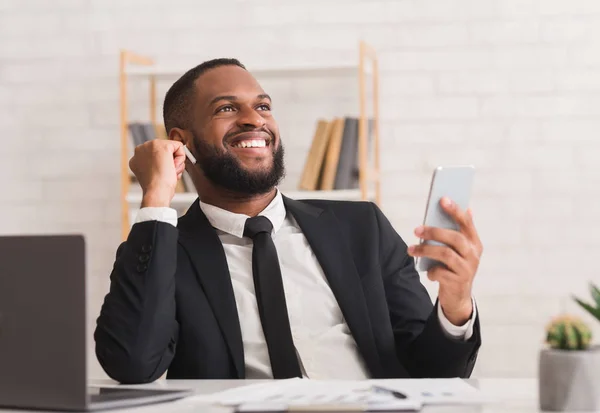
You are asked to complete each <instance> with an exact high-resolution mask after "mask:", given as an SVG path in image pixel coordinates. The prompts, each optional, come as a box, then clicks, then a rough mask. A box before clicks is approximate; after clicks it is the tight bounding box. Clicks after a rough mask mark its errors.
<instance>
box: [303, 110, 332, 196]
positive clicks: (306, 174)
mask: <svg viewBox="0 0 600 413" xmlns="http://www.w3.org/2000/svg"><path fill="white" fill-rule="evenodd" d="M332 125H333V123H332V122H330V121H327V120H324V119H320V120H319V121H318V122H317V127H316V130H315V133H314V136H313V140H312V144H311V147H310V150H309V152H308V156H307V157H306V161H305V164H304V171H303V172H302V177H301V179H300V184H299V185H298V187H299V188H300V189H304V190H307V191H314V190H316V189H318V188H319V180H320V175H321V170H322V165H323V160H324V158H325V154H326V151H327V146H328V143H329V137H330V136H331V127H332Z"/></svg>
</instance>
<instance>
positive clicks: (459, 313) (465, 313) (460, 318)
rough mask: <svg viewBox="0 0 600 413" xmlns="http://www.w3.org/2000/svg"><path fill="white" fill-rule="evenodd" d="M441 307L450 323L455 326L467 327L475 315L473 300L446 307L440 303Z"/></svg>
mask: <svg viewBox="0 0 600 413" xmlns="http://www.w3.org/2000/svg"><path fill="white" fill-rule="evenodd" d="M440 306H441V307H442V312H443V313H444V315H445V316H446V318H447V319H448V321H450V323H452V324H453V325H455V326H463V325H465V324H466V323H467V322H468V321H469V320H470V319H471V316H472V315H473V301H472V300H471V299H469V300H468V301H465V302H464V303H461V304H458V305H452V306H445V305H443V304H442V303H440Z"/></svg>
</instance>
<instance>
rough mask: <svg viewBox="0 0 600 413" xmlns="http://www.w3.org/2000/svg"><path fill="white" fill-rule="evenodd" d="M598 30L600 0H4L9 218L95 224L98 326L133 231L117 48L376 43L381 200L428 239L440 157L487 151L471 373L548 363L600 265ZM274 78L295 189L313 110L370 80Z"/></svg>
mask: <svg viewBox="0 0 600 413" xmlns="http://www.w3.org/2000/svg"><path fill="white" fill-rule="evenodd" d="M599 27H600V2H598V1H597V0H569V1H567V0H445V1H439V0H378V1H371V0H369V1H367V0H363V1H359V0H321V1H316V0H310V1H305V2H303V3H302V4H300V3H299V2H297V1H291V0H266V1H263V2H254V1H243V0H237V1H236V0H228V1H223V2H221V3H216V2H209V1H204V0H202V1H190V0H175V1H172V2H164V1H160V0H135V1H133V0H132V1H120V0H3V1H1V2H0V129H1V130H2V131H3V133H2V138H1V139H2V148H3V150H2V151H0V172H2V174H3V176H4V179H3V183H2V187H1V188H2V190H1V191H0V201H1V203H0V216H1V217H2V220H0V232H1V233H5V234H8V233H11V234H12V233H50V232H82V233H84V234H85V235H86V237H87V240H88V252H89V254H90V257H89V259H88V262H89V268H88V269H89V274H88V277H89V279H90V288H89V291H90V305H89V309H88V314H89V322H90V325H89V329H88V331H89V333H90V334H91V332H92V331H93V325H94V321H95V318H96V316H97V313H98V309H99V306H100V303H101V302H102V298H103V296H104V294H105V293H106V291H107V288H108V275H109V272H110V269H111V266H112V263H113V259H114V251H115V249H116V247H117V245H118V243H119V237H120V235H119V198H118V196H119V187H118V185H119V177H118V165H119V141H118V139H119V131H118V115H119V111H118V79H117V68H118V52H119V49H120V48H128V49H131V50H134V51H137V52H139V53H145V54H150V55H152V56H154V57H156V58H157V59H158V60H160V61H161V62H166V63H174V64H175V63H176V62H186V65H189V66H191V65H192V64H195V63H198V62H200V61H202V60H205V59H208V58H212V57H217V56H235V57H238V58H240V59H241V60H243V61H244V62H246V63H247V64H248V66H249V67H252V66H255V67H257V66H269V65H280V64H286V65H293V64H294V63H303V62H306V61H308V60H315V61H321V62H324V63H328V62H332V61H336V60H342V59H355V58H356V56H357V47H356V46H357V41H358V40H359V39H364V40H367V41H368V42H370V43H371V44H372V45H373V46H374V47H375V48H376V49H377V50H378V51H379V56H380V69H381V116H382V124H381V129H382V132H383V135H382V144H381V147H382V149H383V151H382V163H383V164H382V169H383V190H384V192H383V205H382V207H383V209H384V211H385V213H386V214H387V215H388V216H389V217H390V220H391V221H392V223H393V224H394V225H395V227H396V229H397V230H398V231H399V233H400V234H401V235H402V236H403V237H404V238H405V239H406V241H407V242H415V241H416V240H415V238H414V236H413V235H412V230H413V228H414V227H415V226H417V225H418V224H419V223H420V221H421V220H422V218H423V210H424V206H425V197H426V195H427V189H428V185H429V179H430V176H431V172H432V170H433V168H434V167H435V166H437V165H439V164H451V163H473V164H475V165H476V166H477V168H478V172H477V176H476V184H475V190H474V194H473V200H472V207H473V209H474V211H475V218H476V223H477V225H478V228H479V231H480V233H481V236H482V238H483V242H484V244H485V247H486V251H485V254H484V257H483V259H482V262H481V268H480V271H479V274H478V277H477V280H476V283H475V295H476V299H477V302H478V303H479V307H480V314H481V320H482V329H483V335H484V339H483V342H484V345H483V348H482V350H481V352H480V359H479V360H480V361H479V363H478V365H477V367H476V370H475V374H476V375H477V376H479V377H531V376H534V375H535V374H536V360H537V352H538V350H539V348H540V346H541V345H542V341H543V335H544V331H543V328H544V325H545V323H546V322H547V321H548V320H549V319H550V318H551V317H552V316H554V315H556V314H557V313H559V312H561V311H571V312H574V313H576V314H583V313H582V312H581V311H580V310H579V309H578V308H577V307H576V306H575V305H573V303H572V300H571V294H574V293H576V294H579V295H584V294H586V291H585V289H586V287H587V282H588V281H590V280H596V281H598V280H599V277H598V274H597V269H596V268H597V265H596V259H595V258H594V257H596V256H597V254H598V250H600V236H599V235H598V231H596V230H595V229H596V228H598V227H600V219H599V218H598V214H597V210H598V203H599V202H600V162H598V159H599V157H600V144H599V143H598V142H600V141H599V140H598V139H599V138H598V136H600V120H598V116H599V115H600V75H599V74H598V73H599V70H600V37H599V36H598V34H599V32H600V29H599ZM182 67H184V68H185V67H186V66H185V65H183V66H182ZM170 80H173V79H170ZM134 83H135V84H133V85H132V89H131V98H132V106H131V107H130V111H131V114H132V117H133V118H134V119H144V118H145V117H146V116H147V113H146V112H147V110H146V106H145V99H146V97H147V91H146V88H145V86H146V84H145V83H144V82H142V81H139V82H134ZM263 84H264V85H265V87H266V88H267V89H268V90H269V93H271V94H272V95H273V96H274V97H275V106H274V110H275V111H276V112H275V113H276V115H277V117H278V118H279V119H280V123H281V128H282V132H283V137H284V139H285V142H286V144H287V147H288V152H287V156H288V165H289V168H288V176H287V178H286V181H285V182H284V184H283V185H282V187H283V188H284V189H285V188H294V187H295V186H296V184H297V182H298V180H299V175H300V173H301V170H302V166H303V162H304V157H305V156H306V154H307V152H308V148H309V146H310V140H311V137H312V131H313V126H314V122H315V119H316V118H317V117H319V116H327V117H330V116H334V115H336V114H337V115H340V114H345V113H351V114H352V113H356V111H357V109H358V108H357V104H356V101H355V97H356V87H357V83H356V80H355V79H353V78H352V77H348V78H327V77H323V78H320V77H317V78H314V79H300V78H298V79H295V78H292V79H278V80H267V79H265V80H263ZM168 85H169V81H168V80H167V81H165V82H161V83H160V84H159V90H161V91H164V90H165V89H166V88H167V87H168ZM423 282H424V283H425V284H426V286H427V287H428V289H429V291H430V292H431V293H432V294H433V295H434V294H435V291H436V288H437V287H436V285H434V284H431V283H430V282H429V281H427V279H426V277H423ZM584 317H586V320H588V321H590V322H591V321H592V320H591V319H590V318H589V317H587V316H584ZM596 324H597V323H596ZM598 327H600V326H598V325H596V326H595V328H596V331H597V332H598ZM598 335H600V334H598ZM91 342H92V341H91V340H90V343H91ZM89 363H90V368H91V370H90V371H91V373H90V374H91V375H92V376H93V377H102V376H103V372H102V371H101V369H100V368H99V366H98V365H97V363H96V361H95V359H94V356H93V353H90V359H89Z"/></svg>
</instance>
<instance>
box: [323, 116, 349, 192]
mask: <svg viewBox="0 0 600 413" xmlns="http://www.w3.org/2000/svg"><path fill="white" fill-rule="evenodd" d="M344 124H345V122H344V119H343V118H335V119H334V120H333V126H332V128H331V136H330V137H329V143H328V146H327V155H326V157H325V162H324V164H323V177H322V180H321V185H320V189H321V190H324V191H328V190H332V189H333V187H334V183H335V176H336V173H337V167H338V162H339V159H340V150H341V147H342V137H343V134H344Z"/></svg>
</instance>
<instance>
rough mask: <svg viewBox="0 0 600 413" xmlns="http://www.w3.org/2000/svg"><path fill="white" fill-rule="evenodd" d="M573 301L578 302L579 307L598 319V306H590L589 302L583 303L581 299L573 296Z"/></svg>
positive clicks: (599, 316)
mask: <svg viewBox="0 0 600 413" xmlns="http://www.w3.org/2000/svg"><path fill="white" fill-rule="evenodd" d="M575 301H576V302H577V304H579V305H580V306H581V307H583V308H584V309H585V310H586V311H587V312H589V313H590V314H591V315H592V316H593V317H595V318H596V319H598V321H600V308H595V307H592V306H591V305H590V304H588V303H584V302H583V301H581V300H580V299H578V298H575Z"/></svg>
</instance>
